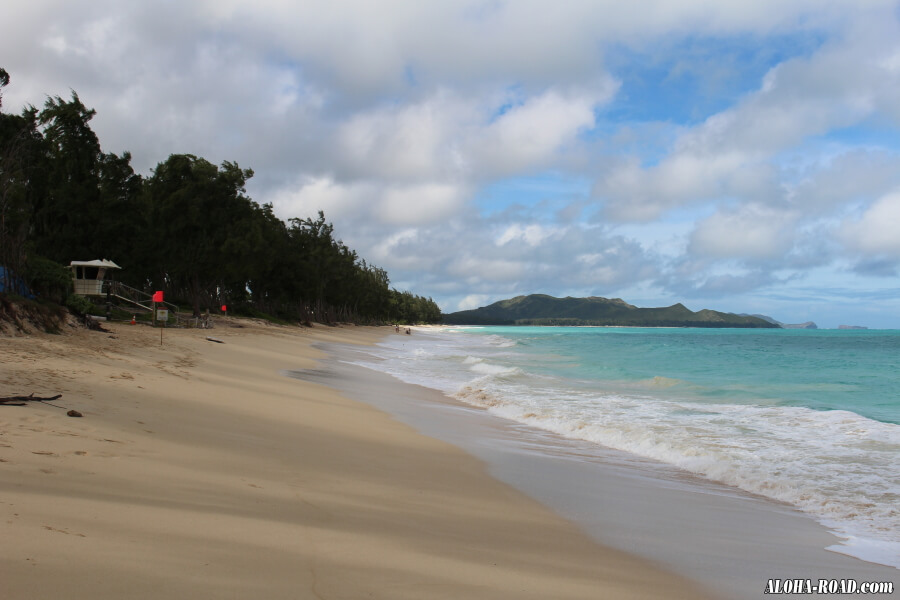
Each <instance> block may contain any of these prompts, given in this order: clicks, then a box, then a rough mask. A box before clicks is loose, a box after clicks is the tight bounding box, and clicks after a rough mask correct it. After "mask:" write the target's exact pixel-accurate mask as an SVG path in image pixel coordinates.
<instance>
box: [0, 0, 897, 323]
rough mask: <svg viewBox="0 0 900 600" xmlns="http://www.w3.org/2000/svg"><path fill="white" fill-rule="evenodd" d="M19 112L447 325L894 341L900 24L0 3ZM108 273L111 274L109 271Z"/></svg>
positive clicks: (98, 0)
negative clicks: (543, 323) (48, 110)
mask: <svg viewBox="0 0 900 600" xmlns="http://www.w3.org/2000/svg"><path fill="white" fill-rule="evenodd" d="M0 23H2V24H3V26H2V35H0V67H3V68H5V69H6V70H7V71H8V72H9V75H10V78H11V81H10V85H9V86H8V87H7V88H5V90H4V95H3V110H4V111H6V112H18V111H20V110H21V109H22V108H23V107H24V106H26V105H29V104H31V105H34V106H38V107H40V106H42V105H43V103H44V101H45V100H46V99H47V97H48V96H57V95H60V96H63V97H68V96H69V94H70V93H71V91H72V90H74V91H75V92H77V93H78V95H79V97H80V98H81V100H82V101H83V102H84V103H85V104H86V105H87V106H88V107H90V108H94V109H96V111H97V115H96V117H95V118H94V120H93V121H92V126H93V128H94V130H95V131H96V132H97V134H98V136H99V138H100V141H101V144H102V146H103V150H104V151H105V152H115V153H121V152H123V151H129V152H131V154H132V157H133V158H132V164H133V166H134V167H135V169H136V170H137V171H138V172H140V173H142V174H144V175H149V174H151V173H152V169H153V168H154V167H155V166H156V165H157V164H158V163H160V162H162V161H164V160H165V159H166V158H167V157H168V156H169V155H170V154H173V153H190V154H195V155H197V156H202V157H204V158H206V159H207V160H210V161H212V162H214V163H221V162H223V161H226V160H228V161H235V162H237V163H238V164H239V165H240V166H241V167H243V168H251V169H253V170H254V172H255V176H254V178H253V179H252V180H251V181H250V182H249V185H248V193H249V195H250V196H251V197H252V198H253V199H254V200H255V201H256V202H258V203H260V204H263V203H271V204H272V205H273V206H274V209H275V213H276V214H277V215H278V216H279V217H281V218H282V219H288V218H292V217H300V218H306V217H309V216H315V215H316V213H317V212H318V211H319V210H323V211H324V212H325V216H326V219H327V220H328V221H331V222H333V223H334V226H335V233H336V235H337V236H338V237H339V238H340V239H342V240H343V241H344V243H346V244H347V245H348V246H350V247H351V248H353V249H355V250H357V252H358V253H359V254H360V256H362V257H363V258H365V259H366V260H367V261H368V262H370V263H373V264H376V265H378V266H379V267H382V268H384V269H386V270H387V271H388V273H389V274H390V277H391V282H392V285H393V286H394V287H396V288H398V289H402V290H410V291H412V292H414V293H416V294H419V295H423V296H430V297H432V298H433V299H434V300H435V301H436V302H438V304H439V305H440V306H441V308H442V309H443V310H444V311H445V312H452V311H456V310H461V309H468V308H475V307H478V306H483V305H486V304H489V303H492V302H495V301H497V300H501V299H504V298H509V297H513V296H517V295H521V294H529V293H544V294H550V295H553V296H603V297H610V298H613V297H618V298H623V299H625V300H626V301H628V302H630V303H632V304H635V305H638V306H668V305H671V304H674V303H676V302H682V303H683V304H685V305H686V306H687V307H688V308H691V309H692V310H699V309H702V308H712V309H716V310H723V311H728V312H736V313H751V314H752V313H761V314H766V315H770V316H772V317H774V318H776V319H778V320H779V321H782V322H786V323H800V322H805V321H815V322H816V323H817V324H818V325H819V326H820V327H837V326H838V325H841V324H847V325H862V326H868V327H872V328H894V329H900V3H898V2H896V1H890V2H888V1H882V0H866V1H865V2H860V1H859V0H851V1H841V0H746V1H745V0H729V1H728V2H722V1H721V0H671V1H663V0H645V1H642V2H621V1H620V0H590V1H580V0H556V1H554V2H546V1H544V2H539V1H537V0H515V1H512V0H510V1H503V0H455V1H437V0H434V1H429V0H418V1H415V0H410V1H398V0H380V1H379V2H369V1H366V0H327V1H324V0H323V1H320V0H305V1H303V2H295V1H287V0H284V1H279V0H254V1H253V2H247V1H244V0H191V1H184V0H178V1H173V0H154V1H152V2H151V1H147V0H134V1H129V2H120V1H118V0H91V1H90V2H87V1H77V0H58V1H56V0H54V1H50V0H28V1H24V0H6V1H4V2H3V3H2V4H0ZM108 258H112V259H114V257H108Z"/></svg>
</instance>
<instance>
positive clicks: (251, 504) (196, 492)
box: [0, 320, 703, 599]
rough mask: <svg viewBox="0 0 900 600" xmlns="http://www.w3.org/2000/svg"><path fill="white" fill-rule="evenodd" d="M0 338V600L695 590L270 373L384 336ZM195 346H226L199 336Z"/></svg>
mask: <svg viewBox="0 0 900 600" xmlns="http://www.w3.org/2000/svg"><path fill="white" fill-rule="evenodd" d="M237 323H238V321H235V320H221V321H219V325H218V326H217V328H216V329H214V330H212V331H201V330H167V331H166V332H165V333H164V340H163V344H162V346H160V340H159V331H158V330H152V329H150V328H147V327H143V326H131V325H128V324H111V325H107V327H108V328H109V329H110V331H109V332H107V333H103V332H90V331H86V330H73V331H70V332H68V333H66V334H64V335H57V336H51V335H44V334H35V335H31V336H20V337H0V396H11V395H21V394H29V393H32V392H34V393H35V394H36V395H38V396H50V395H55V394H58V393H61V394H63V396H62V398H60V399H59V401H58V402H57V404H59V405H61V406H65V407H66V408H72V409H76V410H78V411H80V412H82V413H83V414H84V417H83V418H81V419H78V418H70V417H67V416H66V411H65V410H63V409H60V408H54V407H50V406H46V405H43V404H37V403H31V404H29V405H28V406H24V407H16V406H0V527H2V529H0V531H2V537H0V539H2V544H0V597H3V598H13V599H17V598H73V599H78V598H91V599H97V598H265V599H269V598H347V599H355V598H384V599H401V598H410V599H423V598H448V599H449V598H453V599H459V598H467V599H468V598H498V599H499V598H502V599H527V598H534V599H551V598H552V599H563V598H698V597H701V598H702V597H703V593H702V592H701V591H699V590H698V588H697V587H695V586H694V585H693V584H691V583H690V582H687V581H685V580H684V579H682V578H680V577H678V576H676V575H673V574H671V573H668V572H665V571H662V570H660V569H658V568H656V567H654V566H653V565H652V564H650V563H648V562H646V561H643V560H640V559H637V558H634V557H632V556H629V555H627V554H624V553H621V552H619V551H615V550H611V549H607V548H604V547H601V546H599V545H597V544H596V543H595V542H593V541H592V540H591V539H590V538H588V537H587V536H586V535H584V534H583V533H582V532H580V531H579V530H578V529H576V528H575V527H574V526H573V525H571V524H570V523H568V522H567V521H565V520H563V519H562V518H560V517H558V516H556V515H555V514H554V513H552V512H551V511H550V510H548V509H546V508H545V507H543V506H542V505H540V504H538V503H537V502H535V501H533V500H531V499H530V498H528V497H527V496H525V495H524V494H522V493H520V492H518V491H516V490H515V489H513V488H511V487H509V486H507V485H505V484H503V483H500V482H498V481H496V480H494V479H492V478H491V477H490V476H489V475H488V474H487V473H486V471H485V469H484V466H483V464H482V463H481V462H479V461H478V460H477V459H475V458H473V457H471V456H469V455H468V454H466V453H464V452H463V451H461V450H459V449H457V448H456V447H454V446H451V445H449V444H447V443H444V442H441V441H438V440H435V439H432V438H429V437H426V436H423V435H420V434H418V433H416V432H415V431H414V430H413V429H412V428H410V427H409V426H407V425H404V424H402V423H399V422H397V421H395V420H394V419H392V418H391V417H389V416H388V415H386V414H384V413H382V412H379V411H378V410H376V409H374V408H372V407H370V406H368V405H366V404H362V403H359V402H354V401H350V400H348V399H346V398H344V397H342V396H341V395H339V394H338V393H337V392H335V391H334V390H332V389H329V388H327V387H324V386H321V385H316V384H313V383H308V382H302V381H297V380H294V379H290V378H288V377H286V376H284V375H282V374H281V370H283V369H296V368H300V369H302V368H311V367H313V366H314V365H315V359H316V357H317V356H320V353H319V351H317V350H315V349H313V348H312V347H311V344H312V343H314V342H323V341H324V342H343V343H348V342H349V343H371V342H372V341H374V340H376V339H378V338H379V337H380V336H382V335H386V334H387V333H388V332H389V331H390V330H389V329H367V328H357V327H344V328H327V327H315V328H313V329H298V328H290V327H277V326H272V325H266V324H262V323H252V322H248V321H240V323H242V324H243V327H240V328H238V327H235V326H234V325H236V324H237ZM207 336H213V337H215V338H218V339H220V340H221V341H223V342H224V343H221V344H220V343H214V342H211V341H208V340H207V339H206V337H207Z"/></svg>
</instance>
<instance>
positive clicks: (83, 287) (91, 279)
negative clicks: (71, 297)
mask: <svg viewBox="0 0 900 600" xmlns="http://www.w3.org/2000/svg"><path fill="white" fill-rule="evenodd" d="M69 268H71V269H72V271H74V276H75V281H74V283H75V293H76V294H79V295H81V296H100V295H102V294H103V280H104V278H105V277H106V272H107V271H108V270H111V269H120V268H121V267H119V265H117V264H116V263H114V262H113V261H111V260H106V259H102V260H89V261H82V260H73V261H72V262H71V263H69Z"/></svg>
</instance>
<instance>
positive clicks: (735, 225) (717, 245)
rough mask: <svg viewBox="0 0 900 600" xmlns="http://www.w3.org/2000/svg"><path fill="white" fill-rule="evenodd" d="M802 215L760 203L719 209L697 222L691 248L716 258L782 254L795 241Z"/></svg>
mask: <svg viewBox="0 0 900 600" xmlns="http://www.w3.org/2000/svg"><path fill="white" fill-rule="evenodd" d="M799 218H800V215H799V214H797V213H794V212H784V211H776V210H773V209H771V208H769V207H766V206H762V205H758V204H747V205H743V206H741V207H739V208H738V209H737V210H726V211H722V212H718V213H716V214H714V215H712V216H711V217H708V218H706V219H704V220H703V221H700V222H699V223H698V224H697V226H696V228H695V229H694V231H693V232H692V233H691V237H690V245H689V247H688V252H690V253H691V254H696V255H699V256H704V257H709V258H713V259H743V260H747V261H754V260H765V259H774V258H780V257H782V256H783V255H785V254H786V253H787V251H788V250H789V249H790V248H791V246H792V245H793V241H794V239H793V236H794V231H795V225H796V223H797V221H798V219H799Z"/></svg>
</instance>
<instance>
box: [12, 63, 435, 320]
mask: <svg viewBox="0 0 900 600" xmlns="http://www.w3.org/2000/svg"><path fill="white" fill-rule="evenodd" d="M9 81H10V77H9V75H8V73H7V72H6V71H5V70H3V69H2V68H0V109H2V88H3V87H4V86H6V85H7V84H8V83H9ZM95 114H96V112H95V111H94V110H93V109H89V108H87V107H86V106H85V105H84V104H83V103H82V101H81V99H80V98H79V97H78V94H77V93H75V92H74V91H73V92H72V94H71V97H70V98H69V99H64V98H62V97H60V96H56V97H51V98H48V99H47V101H46V102H45V104H44V106H43V108H42V109H41V110H37V109H36V108H34V107H30V106H29V107H26V108H25V109H23V111H22V113H21V114H20V115H12V114H7V113H4V112H2V110H0V265H2V266H6V267H8V268H7V269H6V270H5V272H6V273H10V272H14V273H19V274H22V275H23V276H24V277H25V278H26V280H28V281H29V283H31V284H32V285H35V286H37V288H40V282H39V281H37V279H39V278H40V277H46V276H45V275H40V274H41V273H46V271H47V264H48V262H50V261H53V262H55V263H58V264H60V265H67V264H68V263H69V261H71V260H86V259H87V260H89V259H94V258H110V259H112V260H114V261H115V262H116V263H118V264H119V265H121V266H122V267H123V271H122V272H121V274H120V275H119V276H118V277H119V278H120V279H121V280H123V281H124V282H125V283H128V284H129V285H131V286H134V287H137V288H139V289H142V290H144V291H153V290H165V292H166V297H167V299H168V298H171V299H173V300H175V301H177V302H179V303H182V304H184V305H187V306H190V307H191V309H192V311H193V313H194V314H195V315H199V314H200V313H201V311H203V310H208V309H211V308H217V307H219V306H220V305H222V304H226V305H228V306H229V310H231V311H234V310H236V311H238V312H244V313H246V314H261V313H262V314H268V315H272V316H275V317H278V318H281V319H285V320H292V321H306V322H308V321H312V320H316V321H320V322H335V321H353V322H400V323H414V322H437V321H439V320H440V310H439V308H438V307H437V304H435V303H434V301H433V300H431V299H430V298H424V297H421V296H416V295H414V294H412V293H410V292H405V291H404V292H401V291H397V290H394V289H392V288H390V279H389V277H388V274H387V272H386V271H384V270H383V269H380V268H378V267H376V266H374V265H371V264H369V263H367V262H366V261H365V260H364V259H362V258H360V257H359V256H358V255H357V253H356V252H355V251H354V250H352V249H350V248H348V247H347V246H346V245H345V244H344V243H343V242H342V241H341V240H339V239H337V238H336V237H335V233H334V227H333V226H332V224H331V223H329V222H327V221H326V219H325V215H324V214H323V213H322V212H321V211H320V212H319V213H318V215H317V216H315V217H306V218H292V219H289V220H288V221H287V222H285V221H282V220H281V219H279V218H278V217H276V216H275V214H274V211H273V207H272V205H271V204H263V205H259V204H258V203H256V202H254V201H253V200H252V199H251V198H250V197H249V196H248V195H247V191H246V187H245V186H246V183H247V181H248V180H249V179H250V178H251V177H253V171H252V170H251V169H244V168H241V167H240V166H239V165H238V164H237V163H234V162H229V161H225V162H223V163H222V164H221V165H215V164H212V163H211V162H209V161H208V160H206V159H204V158H201V157H197V156H194V155H191V154H171V155H170V156H169V157H168V158H167V159H166V160H165V161H163V162H161V163H159V164H158V165H157V166H156V168H155V169H153V171H152V173H151V174H150V175H149V176H147V177H142V176H141V175H139V174H137V173H135V172H134V169H133V168H132V166H131V154H130V153H128V152H123V153H122V154H110V153H105V152H103V150H102V148H101V145H100V140H99V139H98V137H97V135H96V134H95V133H94V131H93V130H92V129H91V127H90V121H91V119H92V118H93V117H94V116H95Z"/></svg>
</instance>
